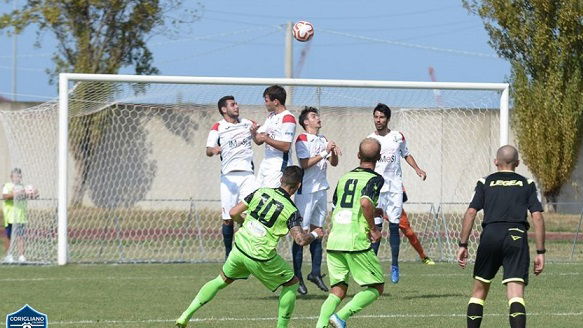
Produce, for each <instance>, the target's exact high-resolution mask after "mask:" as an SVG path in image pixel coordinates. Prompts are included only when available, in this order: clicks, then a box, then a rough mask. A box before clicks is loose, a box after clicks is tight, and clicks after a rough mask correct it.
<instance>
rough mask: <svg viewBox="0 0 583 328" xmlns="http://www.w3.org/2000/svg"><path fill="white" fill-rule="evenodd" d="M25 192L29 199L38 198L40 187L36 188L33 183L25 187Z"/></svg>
mask: <svg viewBox="0 0 583 328" xmlns="http://www.w3.org/2000/svg"><path fill="white" fill-rule="evenodd" d="M24 193H25V194H26V198H28V199H36V198H38V189H36V188H35V186H33V185H27V186H26V187H24Z"/></svg>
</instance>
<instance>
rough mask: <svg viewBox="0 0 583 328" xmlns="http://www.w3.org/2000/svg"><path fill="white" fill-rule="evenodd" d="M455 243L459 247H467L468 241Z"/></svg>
mask: <svg viewBox="0 0 583 328" xmlns="http://www.w3.org/2000/svg"><path fill="white" fill-rule="evenodd" d="M457 245H458V246H459V247H465V248H468V243H462V242H459V243H457Z"/></svg>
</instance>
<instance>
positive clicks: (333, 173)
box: [0, 82, 500, 263]
mask: <svg viewBox="0 0 583 328" xmlns="http://www.w3.org/2000/svg"><path fill="white" fill-rule="evenodd" d="M267 86H268V85H264V86H254V85H213V84H206V85H205V84H158V83H123V82H76V83H74V84H71V88H70V90H69V100H68V101H69V143H68V148H69V149H68V154H69V160H68V161H69V172H68V181H69V185H68V186H67V187H68V193H69V199H68V262H73V263H123V262H130V263H136V262H209V261H222V260H224V256H225V255H224V246H223V241H222V234H221V224H222V221H221V215H220V197H219V177H220V160H219V158H218V157H211V158H209V157H207V156H206V155H205V146H206V139H207V135H208V132H209V130H210V128H211V126H212V125H213V124H214V123H215V122H217V121H219V120H220V119H222V117H220V116H219V112H218V110H217V105H216V103H217V100H218V99H219V98H220V97H222V96H225V95H233V96H235V98H236V101H237V102H238V103H239V105H240V108H241V116H242V117H245V118H248V119H251V120H254V121H256V122H258V123H259V124H262V123H263V122H264V121H265V117H266V114H267V112H266V109H265V107H264V105H263V97H262V94H263V90H264V89H265V88H266V87H267ZM290 94H291V96H290ZM290 100H291V101H290ZM379 102H382V103H385V104H387V105H389V106H390V107H391V109H392V117H391V120H390V123H389V127H390V128H391V129H393V130H398V131H401V132H402V133H403V134H404V136H405V138H406V140H407V143H408V147H409V150H410V151H411V153H412V154H413V156H414V157H415V159H416V161H417V163H418V164H419V166H420V167H421V168H423V169H424V170H425V171H426V172H427V174H428V177H427V180H426V181H421V180H420V179H419V178H418V177H417V176H416V174H415V172H414V170H413V169H412V168H411V167H409V166H408V165H407V163H406V162H405V161H404V160H402V161H401V165H402V167H403V180H404V185H405V187H406V189H407V194H408V197H409V201H408V202H407V203H405V205H404V208H405V210H406V211H407V213H408V214H409V220H410V223H411V226H412V228H413V230H414V231H415V232H416V233H417V236H418V238H419V239H420V241H421V243H422V245H423V247H424V249H425V252H426V253H427V255H429V256H430V257H432V258H435V259H437V260H443V261H451V260H453V258H454V255H455V251H456V249H457V240H458V238H459V236H458V234H459V231H460V228H461V221H462V216H463V212H464V211H465V209H466V208H467V204H468V202H469V200H470V199H471V196H472V192H473V189H474V186H475V183H476V181H477V179H478V178H480V177H483V176H485V175H487V174H488V173H489V172H492V171H493V170H494V166H493V164H492V159H493V158H494V153H495V150H496V149H497V147H498V146H499V143H500V141H499V104H500V94H499V92H496V91H473V90H424V89H391V88H356V87H323V86H322V87H317V86H316V87H312V86H301V87H298V86H294V87H288V109H290V110H291V112H292V113H294V114H295V115H296V116H298V115H299V113H300V111H301V109H303V106H314V107H317V108H319V109H320V112H321V119H322V125H323V127H322V129H321V133H322V134H324V135H326V137H327V138H328V139H329V140H333V141H335V142H336V143H337V144H338V145H339V146H340V147H341V149H342V151H343V156H342V157H341V158H340V163H339V165H338V166H337V167H329V169H328V180H329V182H330V185H331V186H332V188H331V190H329V192H328V197H329V199H331V198H332V191H333V188H334V186H335V185H336V182H337V181H338V179H339V177H340V176H341V175H343V174H344V173H346V172H347V171H349V170H352V169H353V168H355V167H357V166H358V159H357V150H358V144H359V142H360V141H361V140H362V139H363V138H364V137H366V136H367V135H368V134H370V133H371V132H373V131H374V124H373V120H372V109H373V108H374V106H375V105H376V104H377V103H379ZM0 119H1V120H2V124H3V127H4V131H5V133H6V136H7V140H8V141H9V148H10V161H11V165H12V166H13V167H19V168H21V169H22V172H23V180H24V183H26V184H33V185H34V186H36V187H37V188H38V189H39V193H40V198H39V199H35V200H28V201H26V202H27V210H28V212H27V222H26V224H25V225H23V229H22V231H21V232H20V233H18V234H16V236H15V235H14V234H13V236H14V238H12V246H11V253H12V254H13V255H14V256H15V258H16V257H17V256H18V255H19V254H20V253H22V254H24V255H25V257H26V261H27V262H31V263H54V262H55V261H56V254H57V251H56V232H57V216H56V207H57V178H58V170H57V154H58V143H57V136H58V103H56V102H49V103H45V104H42V105H39V106H36V107H32V108H29V109H26V110H22V111H2V112H0ZM301 132H302V128H301V126H300V125H299V124H298V126H297V129H296V135H297V134H299V133H301ZM253 149H254V154H255V155H254V162H255V163H256V167H257V165H258V164H259V163H260V162H261V159H262V157H263V154H264V147H263V146H255V145H253ZM292 158H293V161H294V163H297V158H296V153H295V150H293V156H292ZM5 176H6V179H7V180H8V172H6V175H5ZM476 221H477V222H476V226H475V227H474V233H473V234H472V237H471V242H470V255H471V256H472V255H473V254H474V252H475V246H476V240H477V238H478V237H479V232H480V226H479V224H480V219H478V220H476ZM387 230H388V229H386V228H385V229H384V231H383V241H382V244H381V250H380V253H379V256H380V257H381V259H385V260H386V259H390V248H389V246H388V242H387V232H388V231H387ZM18 239H20V240H22V242H18ZM290 242H291V239H290V238H289V237H288V238H286V239H284V240H282V242H281V243H280V245H279V248H280V249H279V253H280V254H281V255H282V256H283V257H285V258H288V259H289V258H290V255H291V247H290ZM305 253H306V255H305V256H306V259H307V258H308V257H309V252H305ZM417 256H418V255H417V254H416V253H415V251H414V250H413V249H412V247H411V246H410V245H409V243H408V240H407V238H405V237H404V236H402V245H401V257H400V258H401V259H403V260H415V259H417Z"/></svg>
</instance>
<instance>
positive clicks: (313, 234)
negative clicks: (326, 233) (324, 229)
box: [310, 231, 318, 239]
mask: <svg viewBox="0 0 583 328" xmlns="http://www.w3.org/2000/svg"><path fill="white" fill-rule="evenodd" d="M310 235H312V236H314V239H318V234H317V233H316V232H315V231H312V232H310Z"/></svg>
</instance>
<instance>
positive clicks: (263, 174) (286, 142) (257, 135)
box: [251, 85, 296, 188]
mask: <svg viewBox="0 0 583 328" xmlns="http://www.w3.org/2000/svg"><path fill="white" fill-rule="evenodd" d="M263 99H264V101H265V107H266V108H267V111H268V112H269V114H268V115H267V119H266V120H265V123H263V125H261V126H258V125H256V124H255V125H253V127H252V128H251V135H252V136H253V140H254V141H255V143H256V144H257V145H262V144H265V156H264V157H263V161H262V162H261V166H260V167H259V172H258V173H257V182H258V184H259V185H260V186H261V187H270V188H277V187H279V185H280V179H281V172H282V171H283V170H284V169H285V168H286V167H288V166H289V165H291V164H292V160H291V156H292V150H291V144H292V142H293V140H294V136H295V133H296V118H295V117H294V116H293V115H292V113H291V112H290V111H289V110H287V108H286V107H285V100H286V92H285V89H284V88H282V87H281V86H279V85H272V86H270V87H269V88H267V89H265V91H264V92H263Z"/></svg>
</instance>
